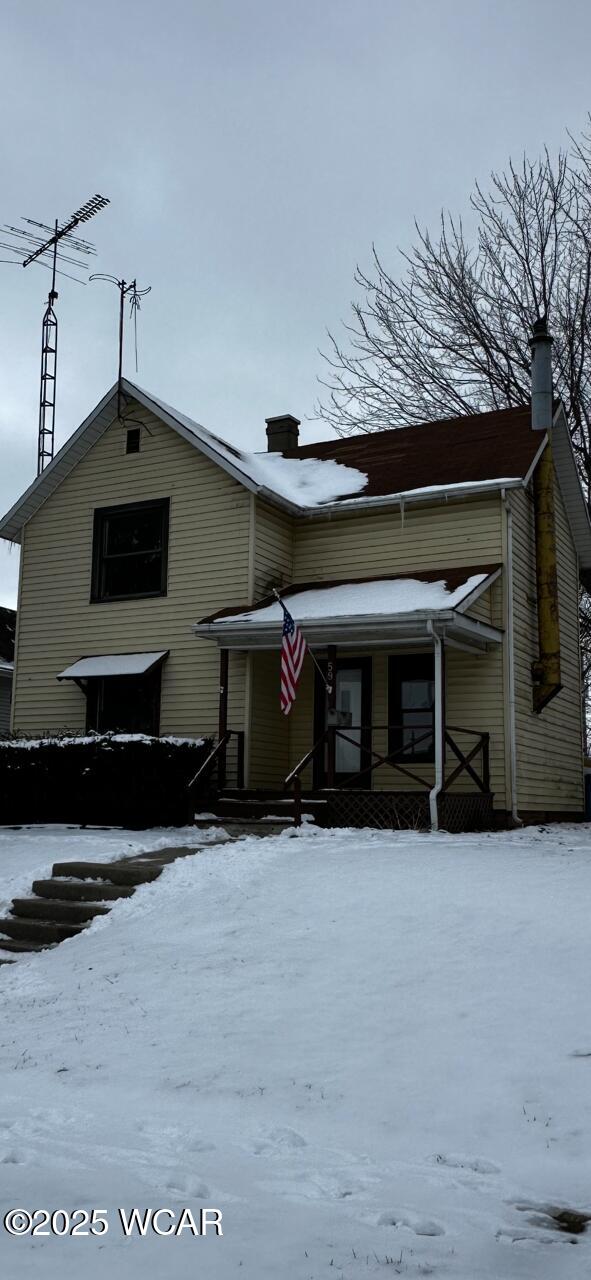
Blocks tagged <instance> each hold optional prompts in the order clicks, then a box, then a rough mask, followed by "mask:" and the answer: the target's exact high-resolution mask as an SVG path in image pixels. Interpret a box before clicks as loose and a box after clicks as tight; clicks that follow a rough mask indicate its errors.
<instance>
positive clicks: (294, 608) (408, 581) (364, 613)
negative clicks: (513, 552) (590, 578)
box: [220, 573, 488, 626]
mask: <svg viewBox="0 0 591 1280" xmlns="http://www.w3.org/2000/svg"><path fill="white" fill-rule="evenodd" d="M487 576H488V575H487V574H486V573H475V574H471V575H470V576H469V577H468V578H466V580H465V581H464V582H463V583H462V584H461V585H460V586H459V587H456V588H455V590H452V591H450V590H449V589H448V586H447V583H446V581H445V579H444V578H440V579H439V580H438V581H436V582H425V581H422V580H421V579H420V578H419V577H416V578H407V577H404V578H390V579H387V580H384V579H375V580H374V581H369V582H343V583H341V584H339V586H334V587H310V588H309V589H308V590H306V591H298V592H296V593H295V594H293V595H290V596H289V598H288V599H287V600H286V602H285V603H286V608H287V609H289V612H290V613H291V614H292V617H294V618H295V619H296V621H297V622H301V623H302V624H303V623H305V622H306V621H311V620H314V621H318V620H319V619H321V618H323V619H327V620H328V619H329V618H352V617H356V618H366V617H383V616H386V617H389V618H394V617H396V615H397V614H400V613H403V614H409V613H434V612H438V611H439V610H440V609H455V608H456V607H457V605H459V604H461V603H462V600H463V599H464V597H465V596H467V595H470V594H471V593H472V592H473V591H475V589H476V587H480V586H481V585H482V583H483V582H484V581H485V579H486V577H487ZM230 616H231V620H232V622H234V623H236V622H251V621H252V620H253V619H256V621H257V622H262V623H264V622H270V623H276V624H277V625H278V626H279V625H280V624H281V623H282V621H283V610H282V608H281V605H280V604H279V601H277V600H275V601H274V602H273V604H268V605H265V606H264V607H262V608H261V607H259V608H254V609H249V610H248V611H247V612H245V613H234V614H232V615H230ZM224 621H226V622H228V621H230V618H226V619H220V622H224Z"/></svg>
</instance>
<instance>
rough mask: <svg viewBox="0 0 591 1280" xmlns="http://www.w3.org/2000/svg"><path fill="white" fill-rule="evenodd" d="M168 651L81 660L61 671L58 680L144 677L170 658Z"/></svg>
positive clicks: (109, 655)
mask: <svg viewBox="0 0 591 1280" xmlns="http://www.w3.org/2000/svg"><path fill="white" fill-rule="evenodd" d="M168 652H169V651H168V649H161V650H159V651H158V652H157V653H102V654H98V655H96V656H95V657H91V658H80V659H79V660H78V662H74V663H73V665H72V666H71V667H66V668H65V670H64V671H60V673H59V675H58V676H57V677H56V678H57V679H58V680H97V679H99V678H100V677H101V676H143V675H146V673H147V672H148V671H151V670H152V668H153V667H157V666H159V664H160V663H161V662H164V659H165V658H167V657H168Z"/></svg>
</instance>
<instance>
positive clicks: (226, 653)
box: [218, 649, 230, 791]
mask: <svg viewBox="0 0 591 1280" xmlns="http://www.w3.org/2000/svg"><path fill="white" fill-rule="evenodd" d="M229 665H230V650H229V649H220V702H219V715H218V742H221V740H222V738H223V737H224V736H225V734H226V732H227V729H228V669H229ZM225 784H226V748H225V747H222V750H221V751H220V754H219V756H218V787H219V788H220V791H221V789H222V787H224V786H225Z"/></svg>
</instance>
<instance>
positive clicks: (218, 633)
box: [191, 609, 502, 648]
mask: <svg viewBox="0 0 591 1280" xmlns="http://www.w3.org/2000/svg"><path fill="white" fill-rule="evenodd" d="M298 621H299V625H300V626H301V627H302V629H303V630H304V631H305V632H306V634H307V638H308V642H309V643H310V644H312V645H322V644H324V643H327V642H328V643H331V641H334V638H335V626H338V629H339V636H342V638H343V639H345V638H346V637H344V636H343V635H342V633H343V632H345V631H347V632H348V638H350V639H351V641H356V640H359V642H360V643H361V642H363V643H366V640H367V641H370V642H372V643H374V644H376V643H380V642H381V643H385V642H386V641H389V640H392V641H395V640H396V639H397V638H401V639H402V638H404V635H403V632H404V630H405V629H406V631H407V632H408V633H409V634H410V635H414V636H415V637H417V638H418V634H419V632H421V633H423V634H424V636H425V639H428V638H429V636H430V635H431V634H432V632H431V628H432V627H433V626H434V624H435V625H436V626H437V627H438V628H441V629H445V627H446V625H447V626H452V627H456V628H457V629H458V631H461V632H463V633H465V634H466V635H472V636H474V637H475V638H477V639H478V640H479V641H481V642H482V643H483V644H487V643H491V644H498V643H500V641H501V640H502V632H501V631H500V630H499V629H498V628H497V627H492V626H490V625H489V623H487V622H481V621H480V619H478V618H467V617H466V616H465V615H464V614H458V613H457V612H456V611H455V610H453V609H445V610H433V611H428V610H425V611H424V612H422V613H420V614H419V613H406V614H396V615H395V616H393V617H379V618H376V617H375V615H373V614H367V615H359V614H353V615H342V616H339V617H338V618H316V619H314V618H300V619H299V620H298ZM368 628H371V633H372V634H371V637H366V632H367V629H368ZM393 629H395V632H396V634H393ZM191 630H192V632H193V634H194V635H196V636H202V637H204V638H205V639H206V640H217V641H218V643H219V644H220V645H221V646H223V647H225V648H227V647H232V648H240V647H241V646H243V647H248V646H249V645H250V646H252V642H253V640H254V641H255V647H256V645H257V643H258V644H259V645H260V644H263V645H264V643H265V640H266V638H267V637H269V639H272V640H273V641H275V640H276V638H277V634H278V631H279V630H280V628H279V624H278V622H277V621H266V622H259V623H257V622H256V619H253V620H252V623H251V624H250V625H249V624H248V623H247V624H245V623H244V622H242V623H239V624H236V625H235V626H232V625H231V623H229V622H224V620H223V619H220V620H219V623H215V622H195V623H193V625H192V627H191ZM273 647H274V648H279V647H280V641H279V642H278V643H277V644H274V645H273Z"/></svg>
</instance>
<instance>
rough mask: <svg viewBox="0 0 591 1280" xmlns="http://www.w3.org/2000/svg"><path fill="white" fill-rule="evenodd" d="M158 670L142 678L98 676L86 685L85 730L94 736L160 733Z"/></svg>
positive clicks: (159, 680)
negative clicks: (110, 733) (95, 734)
mask: <svg viewBox="0 0 591 1280" xmlns="http://www.w3.org/2000/svg"><path fill="white" fill-rule="evenodd" d="M161 675H162V668H161V667H158V668H157V669H156V670H155V671H149V672H147V674H146V675H143V676H102V677H101V678H100V679H99V680H89V681H88V693H87V701H86V729H87V732H90V730H91V729H94V730H96V732H97V733H109V732H117V733H147V734H150V735H153V736H155V737H157V736H158V733H159V731H160V683H161Z"/></svg>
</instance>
